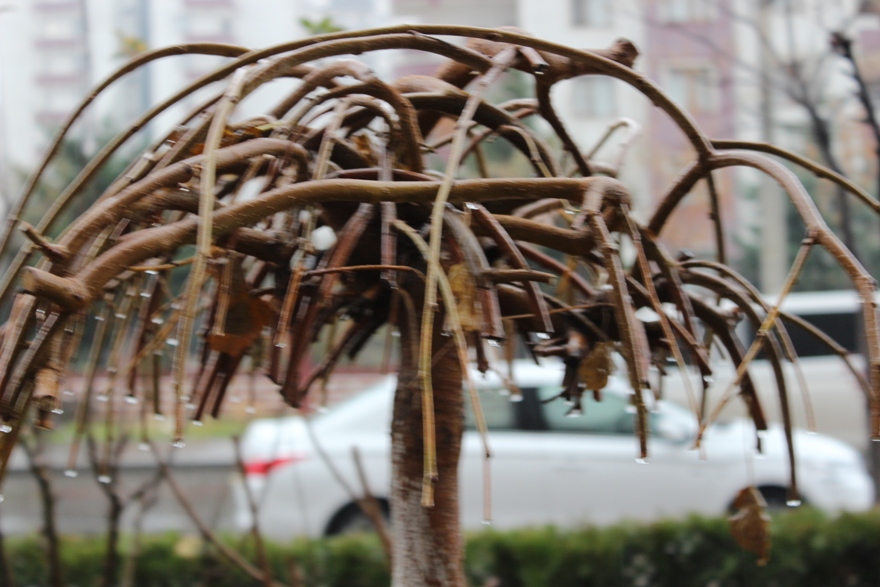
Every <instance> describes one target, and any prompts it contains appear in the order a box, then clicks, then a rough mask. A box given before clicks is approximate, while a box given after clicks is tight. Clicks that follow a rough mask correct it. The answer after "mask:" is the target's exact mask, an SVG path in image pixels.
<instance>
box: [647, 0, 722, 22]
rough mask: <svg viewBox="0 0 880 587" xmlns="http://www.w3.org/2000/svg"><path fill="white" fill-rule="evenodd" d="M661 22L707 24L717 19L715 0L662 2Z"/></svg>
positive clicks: (660, 10) (660, 8) (660, 7)
mask: <svg viewBox="0 0 880 587" xmlns="http://www.w3.org/2000/svg"><path fill="white" fill-rule="evenodd" d="M659 17H660V20H662V21H664V22H669V23H685V22H706V21H710V20H714V19H715V17H716V11H715V3H714V0H661V1H660V3H659Z"/></svg>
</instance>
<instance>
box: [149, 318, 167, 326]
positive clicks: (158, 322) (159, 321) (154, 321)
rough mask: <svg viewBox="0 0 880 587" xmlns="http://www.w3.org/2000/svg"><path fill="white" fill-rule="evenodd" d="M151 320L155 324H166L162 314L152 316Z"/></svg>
mask: <svg viewBox="0 0 880 587" xmlns="http://www.w3.org/2000/svg"><path fill="white" fill-rule="evenodd" d="M150 322H152V323H153V324H164V323H165V320H163V319H162V316H153V317H152V318H150Z"/></svg>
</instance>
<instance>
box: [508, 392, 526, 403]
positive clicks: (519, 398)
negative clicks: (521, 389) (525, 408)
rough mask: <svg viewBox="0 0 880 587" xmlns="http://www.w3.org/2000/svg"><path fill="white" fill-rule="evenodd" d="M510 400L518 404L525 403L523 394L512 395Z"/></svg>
mask: <svg viewBox="0 0 880 587" xmlns="http://www.w3.org/2000/svg"><path fill="white" fill-rule="evenodd" d="M508 399H509V400H510V401H511V402H513V403H518V402H521V401H523V396H522V394H521V393H511V394H510V397H509V398H508Z"/></svg>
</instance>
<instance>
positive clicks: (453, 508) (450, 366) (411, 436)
mask: <svg viewBox="0 0 880 587" xmlns="http://www.w3.org/2000/svg"><path fill="white" fill-rule="evenodd" d="M410 293H412V292H410ZM401 295H406V294H405V293H402V294H401ZM421 303H422V299H421V295H418V296H413V299H412V304H411V305H410V304H409V303H405V304H401V307H404V306H409V307H410V308H411V309H415V308H421ZM442 325H443V315H442V313H438V315H437V317H436V320H435V323H434V339H433V351H434V365H433V368H432V374H431V376H432V381H433V390H434V414H435V418H436V430H437V433H436V438H437V470H438V478H437V481H436V483H435V485H434V503H435V505H434V507H433V508H426V507H423V506H422V505H421V498H422V472H423V452H422V451H423V446H424V443H423V440H424V436H423V430H422V394H421V389H420V386H419V381H418V376H417V361H418V357H417V349H418V342H419V341H418V333H419V328H420V321H419V316H418V312H412V311H410V312H401V317H400V331H401V338H400V342H401V361H400V373H399V377H398V385H397V394H396V396H395V399H394V415H393V419H392V424H391V447H392V448H391V455H392V456H391V459H392V481H391V528H392V532H393V535H394V550H393V556H392V587H422V586H437V587H440V586H443V587H465V585H466V583H465V579H464V550H463V547H462V539H461V532H460V528H459V513H458V457H459V453H460V451H461V435H462V429H463V426H464V396H463V394H462V388H461V385H462V383H461V377H462V375H461V367H460V364H459V362H458V359H457V355H456V351H455V347H454V346H453V342H452V338H451V337H444V336H442V335H440V334H439V333H440V331H441V330H442Z"/></svg>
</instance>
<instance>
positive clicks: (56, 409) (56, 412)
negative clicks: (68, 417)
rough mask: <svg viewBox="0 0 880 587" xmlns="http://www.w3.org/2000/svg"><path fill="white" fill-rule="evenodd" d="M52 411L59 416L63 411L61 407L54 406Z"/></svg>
mask: <svg viewBox="0 0 880 587" xmlns="http://www.w3.org/2000/svg"><path fill="white" fill-rule="evenodd" d="M52 413H53V414H55V415H56V416H60V415H61V414H63V413H64V410H62V409H61V408H54V409H53V410H52Z"/></svg>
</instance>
